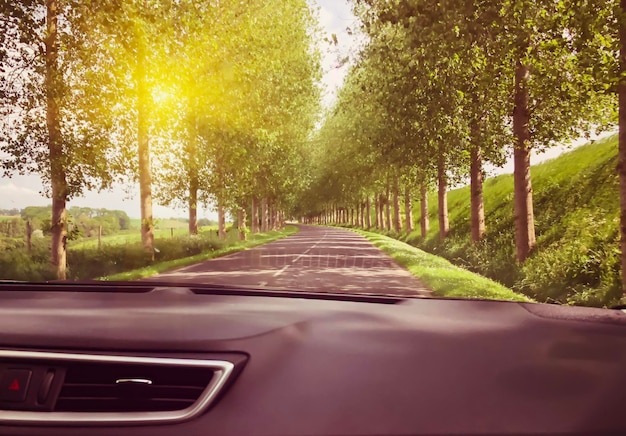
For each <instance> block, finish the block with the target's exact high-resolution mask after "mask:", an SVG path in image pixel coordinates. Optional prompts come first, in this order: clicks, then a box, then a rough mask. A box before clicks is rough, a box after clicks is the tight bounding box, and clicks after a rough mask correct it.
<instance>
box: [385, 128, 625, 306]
mask: <svg viewBox="0 0 626 436" xmlns="http://www.w3.org/2000/svg"><path fill="white" fill-rule="evenodd" d="M616 165H617V136H616V135H615V136H611V137H608V138H606V139H603V140H601V141H597V142H595V143H590V144H587V145H584V146H581V147H579V148H577V149H575V150H573V151H571V152H569V153H565V154H563V155H561V156H560V157H558V158H556V159H552V160H549V161H546V162H544V163H541V164H539V165H534V166H533V167H532V168H531V175H532V183H533V201H534V212H535V228H536V234H537V245H536V247H535V249H534V250H533V252H532V253H531V256H530V257H529V258H528V260H527V261H526V262H525V263H524V264H523V265H520V264H518V263H517V262H516V261H515V246H514V241H515V227H514V221H513V176H512V175H511V174H505V175H500V176H497V177H492V178H489V179H487V180H486V181H485V184H484V201H485V219H486V227H487V235H486V237H485V239H484V240H483V241H481V242H480V243H478V244H474V243H472V242H470V218H469V217H470V192H469V187H463V188H460V189H455V190H452V191H450V192H449V194H448V202H449V211H450V212H449V218H450V226H451V232H450V236H449V237H448V238H446V239H445V240H440V239H439V236H438V225H437V198H436V193H433V194H432V195H431V197H430V199H429V206H430V207H429V218H430V221H431V229H430V232H429V233H428V235H427V237H426V238H425V239H422V238H421V236H420V234H419V230H418V231H415V232H413V233H411V234H409V235H406V234H404V235H394V236H397V237H398V238H399V239H401V240H403V241H405V242H408V243H409V244H411V245H413V246H416V247H418V248H422V249H424V250H425V251H428V252H430V253H433V254H436V255H439V256H443V257H445V258H446V259H448V260H450V261H451V262H452V263H454V264H457V265H460V266H463V267H464V268H466V269H469V270H471V271H474V272H477V273H480V274H482V275H484V276H487V277H489V278H492V279H494V280H496V281H498V282H500V283H502V284H504V285H506V286H508V287H509V288H512V289H514V290H515V291H518V292H521V293H524V294H525V295H527V296H529V297H531V298H533V299H536V300H538V301H541V302H555V303H562V304H576V305H586V306H598V307H608V306H611V305H612V304H615V303H617V302H618V301H619V298H620V297H621V283H620V262H619V253H620V251H619V183H618V178H617V172H616V170H615V168H616ZM414 219H415V221H416V223H419V219H420V211H419V205H418V204H415V206H414Z"/></svg>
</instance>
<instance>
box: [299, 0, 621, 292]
mask: <svg viewBox="0 0 626 436" xmlns="http://www.w3.org/2000/svg"><path fill="white" fill-rule="evenodd" d="M625 6H626V2H624V1H622V4H620V3H619V2H617V0H613V1H607V2H594V1H591V2H589V1H585V0H559V1H553V0H545V1H544V0H532V1H530V0H520V1H517V0H516V1H507V0H496V1H476V0H441V1H437V2H431V1H427V0H355V2H354V11H355V13H356V15H357V16H358V17H359V18H360V20H361V23H362V26H361V29H362V31H363V33H364V34H365V36H366V37H367V43H366V44H365V47H364V49H363V50H362V51H361V53H360V54H359V56H358V57H357V59H356V61H355V64H354V66H353V67H352V69H351V71H350V73H349V75H348V77H347V79H346V83H345V86H344V87H343V88H342V89H341V91H340V93H339V96H338V101H337V103H336V105H335V107H334V108H332V110H330V111H329V112H328V113H327V116H326V118H325V123H324V125H323V126H322V128H321V129H320V131H319V133H318V134H317V136H316V139H315V140H316V142H317V150H316V156H315V159H314V162H313V163H312V173H313V174H314V181H313V182H312V184H311V189H310V190H309V191H308V192H307V197H308V198H311V199H314V202H313V203H309V204H307V205H306V206H303V207H301V208H300V210H299V211H298V212H299V215H300V216H303V217H306V218H305V219H307V220H315V221H322V222H324V221H329V220H333V221H335V222H337V221H338V222H342V221H343V222H345V221H347V220H352V221H353V222H354V219H352V218H351V217H350V218H347V217H346V212H345V211H346V210H348V211H349V210H350V209H353V210H354V212H351V213H355V214H356V217H357V218H356V222H360V223H361V224H367V225H370V224H369V223H366V221H367V220H368V219H370V214H371V212H370V210H371V209H370V208H371V207H372V206H375V210H376V213H375V214H374V215H373V216H374V217H375V218H376V223H377V224H378V225H379V226H381V227H387V228H395V229H396V230H397V231H400V229H401V227H402V220H403V217H402V216H401V214H400V209H401V207H400V203H401V201H402V196H404V201H405V203H406V205H405V211H406V214H407V215H406V216H405V217H404V220H405V222H406V225H407V230H409V231H411V230H412V225H413V224H412V217H411V216H410V213H411V201H412V196H413V195H415V194H418V195H419V196H420V199H421V207H422V211H426V210H427V193H428V191H429V190H430V189H432V187H434V186H436V187H437V190H438V206H439V207H438V210H439V213H438V215H439V234H440V237H441V238H445V237H446V236H447V234H448V232H449V222H448V204H447V194H446V192H447V189H448V186H449V185H450V183H451V182H452V183H453V182H456V181H459V180H465V179H466V178H467V177H468V176H469V179H470V184H471V208H470V210H471V217H469V218H470V220H471V236H472V240H474V241H478V240H480V239H481V238H483V237H484V235H485V232H486V231H488V229H486V227H485V217H484V205H483V194H482V192H483V189H482V184H483V178H484V171H483V167H484V165H485V163H486V162H489V163H491V164H495V165H501V164H503V162H504V161H505V160H506V158H507V156H508V154H509V153H510V151H511V150H512V155H513V159H514V196H513V203H514V205H513V207H514V217H515V246H516V257H517V260H518V261H519V262H523V261H524V260H525V259H526V258H527V257H528V256H529V254H530V252H531V250H532V249H533V247H534V245H535V239H536V238H535V225H534V213H533V199H532V181H531V176H530V155H531V152H532V151H533V150H537V151H541V150H544V149H546V148H548V147H551V146H553V145H555V144H560V143H563V142H567V141H568V140H572V139H575V138H578V137H580V136H583V135H589V133H591V132H592V131H594V130H602V129H605V128H607V127H609V126H610V125H612V124H614V123H615V122H616V121H617V118H618V117H617V115H618V94H619V110H620V112H619V120H620V166H619V172H620V178H621V180H622V200H623V201H622V204H623V206H622V208H623V213H622V234H623V235H626V81H625V80H626V79H624V78H623V72H624V68H626V61H625V56H626V55H624V54H623V53H625V52H626V51H625V50H624V49H623V47H624V46H623V44H625V43H626V21H624V16H625V14H624V10H625V9H626V7H625ZM620 37H621V38H622V40H620ZM620 49H622V56H621V57H620ZM403 187H404V188H405V189H404V192H401V191H402V188H403ZM402 194H404V195H402ZM300 204H301V205H305V204H306V203H305V202H301V203H300ZM392 212H394V213H392ZM421 215H422V222H421V230H422V234H423V235H424V236H425V234H426V232H427V231H428V225H429V224H428V222H427V219H428V215H427V213H422V214H421ZM359 220H360V221H359ZM392 220H393V222H392ZM622 241H623V242H622V248H623V256H624V257H623V259H624V261H623V262H624V264H623V270H624V271H626V237H623V239H622ZM624 288H625V289H626V281H625V286H624Z"/></svg>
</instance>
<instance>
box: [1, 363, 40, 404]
mask: <svg viewBox="0 0 626 436" xmlns="http://www.w3.org/2000/svg"><path fill="white" fill-rule="evenodd" d="M31 375H32V371H31V370H29V369H7V370H5V371H4V373H3V374H2V378H1V379H0V401H14V402H21V401H24V400H25V399H26V392H27V391H28V383H29V382H30V377H31Z"/></svg>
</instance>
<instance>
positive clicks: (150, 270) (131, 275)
mask: <svg viewBox="0 0 626 436" xmlns="http://www.w3.org/2000/svg"><path fill="white" fill-rule="evenodd" d="M297 232H298V228H297V227H296V226H286V227H285V229H284V230H277V231H273V232H268V233H257V234H249V235H248V240H247V241H237V242H234V243H233V244H232V245H229V246H227V247H224V248H220V249H218V250H214V251H209V252H206V253H201V254H197V255H195V256H190V257H184V258H181V259H175V260H170V261H166V262H160V263H155V264H153V265H150V266H147V267H145V268H139V269H135V270H132V271H126V272H123V273H119V274H113V275H110V276H106V277H100V278H98V280H107V281H126V280H137V279H142V278H146V277H150V276H153V275H155V274H159V273H162V272H165V271H169V270H172V269H176V268H182V267H184V266H188V265H193V264H194V263H198V262H203V261H205V260H209V259H214V258H216V257H221V256H226V255H228V254H232V253H236V252H238V251H242V250H246V249H248V248H252V247H256V246H258V245H262V244H267V243H268V242H272V241H276V240H278V239H282V238H285V237H287V236H290V235H293V234H295V233H297Z"/></svg>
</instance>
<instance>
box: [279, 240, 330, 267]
mask: <svg viewBox="0 0 626 436" xmlns="http://www.w3.org/2000/svg"><path fill="white" fill-rule="evenodd" d="M326 235H327V233H324V236H322V238H321V239H320V240H318V241H317V242H316V243H315V244H313V245H311V246H310V247H309V248H307V249H306V251H304V253H302V254H300V255H299V256H298V257H296V258H295V259H293V260H292V261H291V263H290V264H289V265H285V266H284V267H282V268H281V269H279V270H278V271H276V272H275V273H274V274H272V277H278V276H279V275H281V274H282V273H284V272H285V271H286V270H287V269H288V268H289V267H290V266H291V265H293V264H294V263H296V262H297V261H298V260H300V259H301V258H302V257H303V256H306V255H307V254H308V252H309V251H311V250H313V249H314V248H315V247H317V246H318V245H319V244H320V243H321V242H322V241H323V240H324V239H325V238H326Z"/></svg>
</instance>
